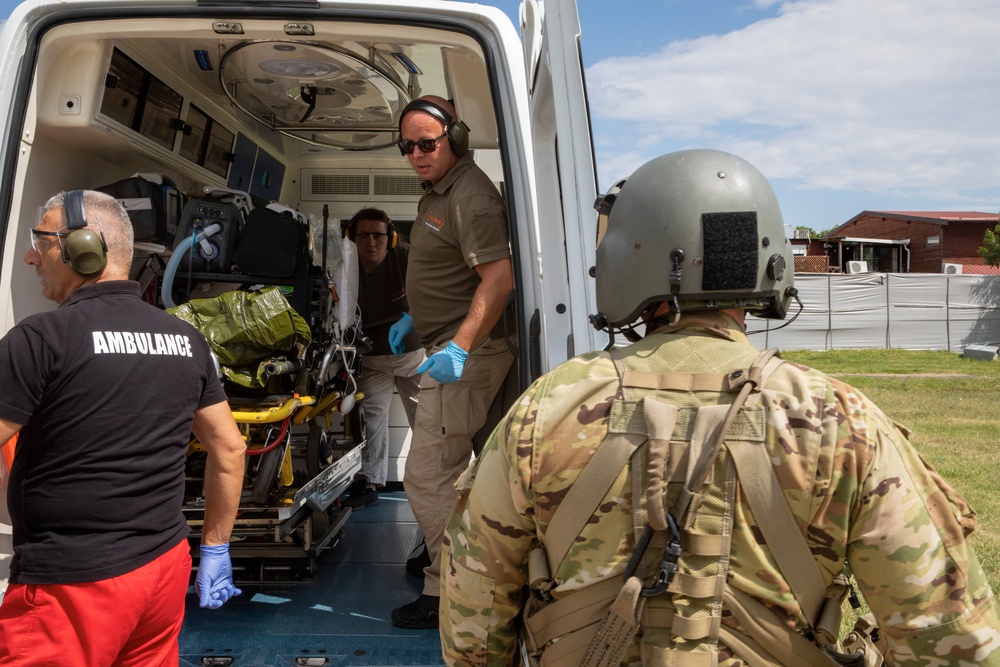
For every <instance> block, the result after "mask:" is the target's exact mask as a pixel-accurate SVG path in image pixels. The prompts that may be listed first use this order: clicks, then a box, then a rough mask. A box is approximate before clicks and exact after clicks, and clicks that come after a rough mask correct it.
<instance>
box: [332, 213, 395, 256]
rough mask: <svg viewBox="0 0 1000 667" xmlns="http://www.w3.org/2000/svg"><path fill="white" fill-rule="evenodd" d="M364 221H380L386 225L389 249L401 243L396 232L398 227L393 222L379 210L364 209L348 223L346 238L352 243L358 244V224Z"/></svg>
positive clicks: (345, 231)
mask: <svg viewBox="0 0 1000 667" xmlns="http://www.w3.org/2000/svg"><path fill="white" fill-rule="evenodd" d="M362 220H378V221H379V222H384V223H385V234H386V240H387V241H388V242H389V249H390V250H391V249H393V248H395V247H396V245H397V244H398V243H399V232H397V231H396V225H394V224H393V223H392V220H391V219H390V218H389V216H387V215H386V214H385V212H384V211H381V210H379V209H377V208H363V209H361V210H360V211H358V212H357V213H355V214H354V217H352V218H351V219H350V221H349V222H348V223H347V228H346V229H345V230H344V236H346V237H347V238H348V239H350V240H351V241H354V242H355V243H357V242H358V241H357V238H358V223H359V222H361V221H362Z"/></svg>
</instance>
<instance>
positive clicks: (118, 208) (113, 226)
mask: <svg viewBox="0 0 1000 667" xmlns="http://www.w3.org/2000/svg"><path fill="white" fill-rule="evenodd" d="M65 199H66V193H65V192H60V193H59V194H57V195H55V196H54V197H52V198H51V199H49V200H48V201H47V202H45V206H44V207H42V215H43V216H44V215H45V214H47V213H48V212H49V211H51V210H52V209H57V208H64V202H65ZM83 208H84V210H85V211H86V212H87V226H88V227H94V226H96V227H97V229H96V230H92V231H98V232H100V234H101V235H102V236H103V237H104V242H105V243H106V244H107V246H108V265H109V266H110V267H111V268H113V269H114V270H116V271H118V272H122V273H124V274H125V275H128V272H129V269H130V268H131V267H132V244H133V243H134V241H135V235H134V233H133V232H132V221H131V220H130V219H129V217H128V213H127V212H126V211H125V208H124V207H123V206H122V205H121V204H120V203H119V202H118V200H117V199H115V198H114V197H112V196H111V195H106V194H104V193H103V192H97V191H96V190H84V191H83Z"/></svg>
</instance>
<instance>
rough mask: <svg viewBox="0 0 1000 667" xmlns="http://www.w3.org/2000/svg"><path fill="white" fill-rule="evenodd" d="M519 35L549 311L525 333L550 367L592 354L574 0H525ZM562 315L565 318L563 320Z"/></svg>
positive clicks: (592, 185) (582, 102) (588, 193)
mask: <svg viewBox="0 0 1000 667" xmlns="http://www.w3.org/2000/svg"><path fill="white" fill-rule="evenodd" d="M521 33H522V40H523V44H524V56H525V66H526V75H527V83H528V98H529V107H530V113H531V126H532V142H533V151H534V165H535V180H536V188H537V189H536V192H537V193H538V194H537V197H538V235H539V236H538V247H539V255H538V257H539V262H540V263H541V266H540V267H539V273H540V275H541V282H542V286H543V291H544V292H545V295H546V298H545V299H544V301H545V303H546V304H547V305H548V304H552V310H549V311H546V310H542V311H541V312H538V311H536V312H535V314H534V315H533V317H532V319H531V321H530V322H529V331H531V332H534V331H537V330H538V328H539V326H540V327H541V329H542V330H543V331H544V332H545V335H544V340H543V341H542V343H541V344H542V348H543V350H544V357H545V359H546V360H547V361H548V362H549V363H547V364H545V365H546V366H548V367H549V368H550V367H551V366H553V365H555V364H554V363H551V362H553V361H555V360H558V359H560V358H568V357H572V356H573V355H576V354H580V353H582V352H587V351H590V350H593V349H594V348H595V347H596V342H595V340H596V338H595V334H596V333H597V332H596V331H595V330H594V329H593V328H592V327H591V325H590V323H589V321H588V319H587V317H588V315H589V314H590V313H594V312H596V305H595V296H594V294H595V292H594V278H593V276H592V275H591V267H593V266H594V255H595V252H594V251H595V248H594V243H595V235H596V224H597V223H596V221H597V214H596V213H595V212H594V208H593V205H594V201H595V199H596V197H597V176H596V172H595V163H594V152H593V140H592V137H591V130H590V111H589V108H588V105H587V90H586V84H585V81H584V73H583V59H582V55H581V51H580V18H579V14H578V12H577V6H576V2H575V0H524V1H523V2H522V3H521ZM566 315H568V316H569V317H568V318H567V317H566Z"/></svg>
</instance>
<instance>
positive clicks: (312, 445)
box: [306, 420, 333, 479]
mask: <svg viewBox="0 0 1000 667" xmlns="http://www.w3.org/2000/svg"><path fill="white" fill-rule="evenodd" d="M332 463H333V438H332V437H330V432H329V431H327V430H326V429H325V428H323V426H321V425H320V423H318V420H313V421H312V422H310V423H309V435H308V437H307V438H306V474H307V475H308V476H309V479H312V478H314V477H316V475H318V474H320V473H321V472H323V470H325V469H326V468H328V467H330V465H331V464H332Z"/></svg>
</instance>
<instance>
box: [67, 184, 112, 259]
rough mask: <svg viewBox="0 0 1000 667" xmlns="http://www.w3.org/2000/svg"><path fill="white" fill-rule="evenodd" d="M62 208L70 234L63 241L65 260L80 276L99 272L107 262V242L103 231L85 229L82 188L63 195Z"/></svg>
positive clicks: (85, 211)
mask: <svg viewBox="0 0 1000 667" xmlns="http://www.w3.org/2000/svg"><path fill="white" fill-rule="evenodd" d="M63 210H64V211H65V212H66V227H67V229H69V235H68V236H67V237H66V241H65V242H64V243H63V253H62V260H63V261H64V262H66V263H67V264H69V266H70V268H71V269H73V271H75V272H76V273H78V274H79V275H81V276H84V277H86V278H89V277H91V276H96V275H98V274H99V273H101V272H102V271H104V267H105V266H107V265H108V244H107V243H105V242H104V234H101V235H97V234H95V233H94V232H92V231H90V230H89V229H84V228H85V227H86V226H87V210H86V209H85V208H84V206H83V190H72V191H70V192H67V193H66V196H65V197H63Z"/></svg>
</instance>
